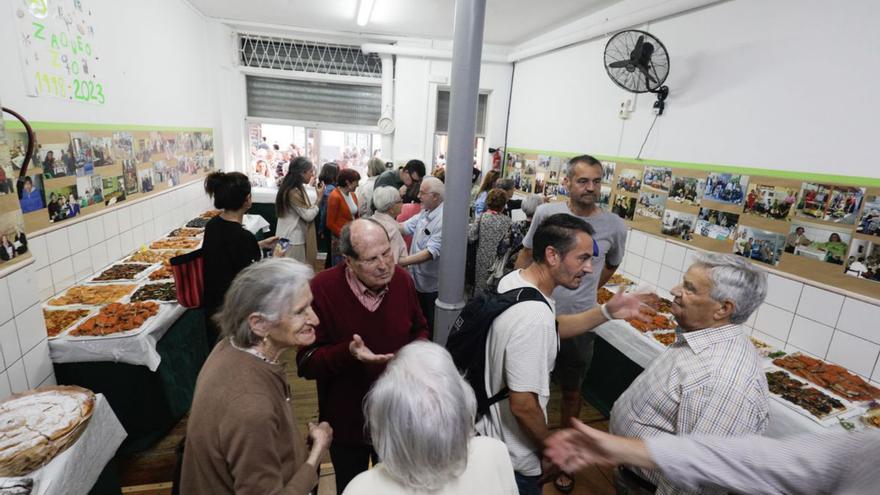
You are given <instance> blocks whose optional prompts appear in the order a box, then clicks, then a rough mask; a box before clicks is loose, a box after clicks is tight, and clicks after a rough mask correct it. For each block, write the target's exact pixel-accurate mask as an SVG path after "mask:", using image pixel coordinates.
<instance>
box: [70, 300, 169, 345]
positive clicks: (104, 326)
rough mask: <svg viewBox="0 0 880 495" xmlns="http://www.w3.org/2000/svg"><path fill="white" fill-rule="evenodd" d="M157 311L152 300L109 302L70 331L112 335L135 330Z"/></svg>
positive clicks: (72, 332) (76, 333)
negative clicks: (126, 302) (125, 302)
mask: <svg viewBox="0 0 880 495" xmlns="http://www.w3.org/2000/svg"><path fill="white" fill-rule="evenodd" d="M158 313H159V304H158V303H155V302H153V301H147V302H133V303H128V304H124V303H110V304H108V305H106V306H104V307H103V308H101V311H99V312H98V314H97V315H95V316H93V317H91V318H89V319H88V320H86V321H85V322H83V323H82V324H80V325H79V326H78V327H76V328H75V329H73V330H72V331H71V332H70V335H71V336H74V337H86V336H88V337H94V336H103V335H112V334H115V333H120V332H127V331H129V330H137V329H139V328H141V326H142V325H143V324H144V322H146V321H147V320H148V319H149V318H150V317H152V316H155V315H156V314H158Z"/></svg>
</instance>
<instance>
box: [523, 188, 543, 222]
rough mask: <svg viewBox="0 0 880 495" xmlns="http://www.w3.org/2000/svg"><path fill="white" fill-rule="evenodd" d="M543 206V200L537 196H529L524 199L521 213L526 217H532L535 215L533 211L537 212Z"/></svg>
mask: <svg viewBox="0 0 880 495" xmlns="http://www.w3.org/2000/svg"><path fill="white" fill-rule="evenodd" d="M542 204H544V198H542V197H541V195H539V194H530V195H529V196H528V197H526V199H524V200H523V202H522V206H520V208H522V211H523V213H524V214H525V215H526V216H527V217H532V216H534V215H535V211H537V210H538V207H539V206H541V205H542Z"/></svg>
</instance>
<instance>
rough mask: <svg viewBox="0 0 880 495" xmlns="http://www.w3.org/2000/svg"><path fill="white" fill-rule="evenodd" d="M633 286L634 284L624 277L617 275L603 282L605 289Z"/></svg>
mask: <svg viewBox="0 0 880 495" xmlns="http://www.w3.org/2000/svg"><path fill="white" fill-rule="evenodd" d="M628 285H635V282H633V281H632V280H630V279H628V278H626V277H624V276H623V275H621V274H619V273H615V274H614V275H612V276H611V278H609V279H608V281H607V282H605V286H606V287H613V286H628Z"/></svg>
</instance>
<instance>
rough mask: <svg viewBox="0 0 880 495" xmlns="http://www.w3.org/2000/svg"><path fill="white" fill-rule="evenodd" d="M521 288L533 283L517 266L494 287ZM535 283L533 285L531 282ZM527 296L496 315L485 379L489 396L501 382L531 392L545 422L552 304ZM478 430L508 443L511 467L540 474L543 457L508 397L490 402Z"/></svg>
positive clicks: (554, 337) (552, 349) (553, 345)
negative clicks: (528, 435)
mask: <svg viewBox="0 0 880 495" xmlns="http://www.w3.org/2000/svg"><path fill="white" fill-rule="evenodd" d="M520 287H535V286H534V285H532V284H531V283H529V282H527V281H526V280H525V279H523V278H522V275H521V271H520V270H515V271H513V272H510V273H508V274H507V275H506V276H505V277H504V278H502V279H501V281H500V282H499V283H498V292H506V291H509V290H512V289H518V288H520ZM535 288H537V287H535ZM546 299H547V302H549V303H550V306H549V307H548V306H547V305H546V304H544V303H542V302H541V301H526V302H522V303H519V304H516V305H514V306H512V307H511V308H510V309H508V310H507V311H505V312H503V313H501V314H500V315H498V317H497V318H495V321H494V322H493V323H492V327H491V329H490V330H489V337H488V339H487V341H486V384H487V386H488V388H487V390H488V392H489V396H490V397H491V396H492V395H494V394H495V393H497V392H498V391H499V390H501V389H502V388H503V387H504V386H507V387H508V388H509V389H510V390H512V391H514V392H533V393H535V394H537V396H538V403H539V404H540V405H541V410H542V411H543V412H544V421H545V422H546V421H547V402H548V401H549V400H550V372H551V371H553V365H554V364H555V363H556V353H557V352H558V350H559V335H558V334H557V333H556V303H555V302H554V301H553V299H552V298H546ZM476 429H477V431H478V432H479V433H480V434H481V435H485V436H488V437H492V438H497V439H498V440H501V441H502V442H504V443H505V444H506V445H507V450H508V452H509V453H510V460H511V462H512V463H513V469H514V471H516V472H518V473H520V474H524V475H528V476H535V475H539V474H541V458H540V457H539V456H538V454H536V453H537V452H540V451H541V450H542V448H543V447H542V446H541V445H534V444H533V443H532V441H531V440H530V439H529V438H528V437H527V436H526V434H525V433H523V432H522V431H521V430H520V428H519V423H517V421H516V417H514V415H513V413H512V412H510V401H509V400H502V401H500V402H497V403H496V404H494V405H493V406H492V407H491V409H490V413H489V414H487V415H486V416H484V417H483V418H482V419H480V422H479V423H477V426H476Z"/></svg>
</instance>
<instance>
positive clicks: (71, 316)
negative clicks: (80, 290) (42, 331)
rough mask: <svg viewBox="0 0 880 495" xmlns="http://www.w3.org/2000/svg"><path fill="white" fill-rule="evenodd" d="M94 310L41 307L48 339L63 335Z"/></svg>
mask: <svg viewBox="0 0 880 495" xmlns="http://www.w3.org/2000/svg"><path fill="white" fill-rule="evenodd" d="M94 312H95V310H94V309H53V310H49V309H43V318H44V319H45V320H46V334H47V335H48V337H49V339H57V338H58V337H61V336H64V335H65V334H66V333H67V331H68V330H70V329H71V328H73V327H74V326H76V325H77V324H79V323H81V322H82V321H84V320H85V319H86V318H88V317H89V316H91V315H92V314H93V313H94Z"/></svg>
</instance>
